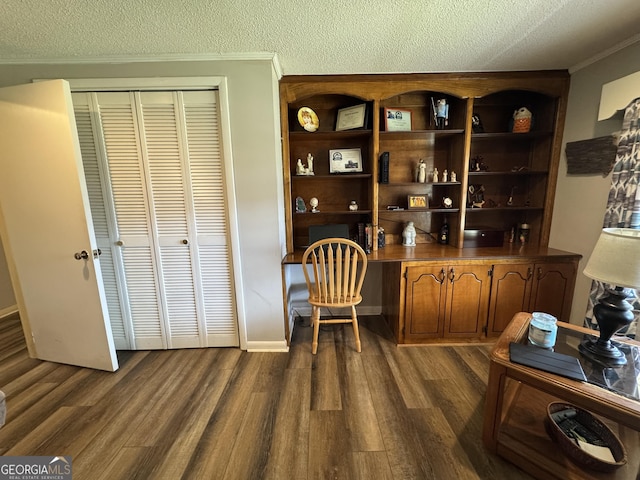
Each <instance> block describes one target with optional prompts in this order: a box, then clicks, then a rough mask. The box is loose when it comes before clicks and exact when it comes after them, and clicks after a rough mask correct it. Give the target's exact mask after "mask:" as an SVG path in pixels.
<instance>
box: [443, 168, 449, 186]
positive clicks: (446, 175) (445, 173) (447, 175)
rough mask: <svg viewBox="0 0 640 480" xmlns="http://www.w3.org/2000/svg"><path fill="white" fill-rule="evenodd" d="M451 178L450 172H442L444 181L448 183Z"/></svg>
mask: <svg viewBox="0 0 640 480" xmlns="http://www.w3.org/2000/svg"><path fill="white" fill-rule="evenodd" d="M448 178H449V172H448V171H447V169H446V168H445V169H444V172H442V181H443V182H445V183H447V179H448Z"/></svg>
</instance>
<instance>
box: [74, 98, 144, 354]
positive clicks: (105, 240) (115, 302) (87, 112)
mask: <svg viewBox="0 0 640 480" xmlns="http://www.w3.org/2000/svg"><path fill="white" fill-rule="evenodd" d="M92 100H93V97H92V95H91V94H89V93H74V94H73V106H74V110H75V119H76V126H77V130H78V138H79V140H80V150H81V153H82V163H83V167H84V175H85V180H86V183H87V191H88V194H89V203H90V206H91V216H92V218H93V229H94V232H95V236H96V240H97V245H98V248H99V249H100V251H101V252H102V253H101V255H100V257H99V260H100V270H101V271H102V280H103V284H104V289H105V294H106V297H107V307H108V310H109V318H110V320H111V330H112V332H113V339H114V342H115V346H116V348H117V349H130V348H132V343H131V337H132V335H131V332H130V325H131V324H130V322H129V321H125V318H127V316H128V315H127V313H126V312H123V302H122V301H121V298H122V294H123V292H122V290H121V289H120V285H122V282H119V281H118V278H117V277H118V274H119V272H118V269H117V267H116V266H117V265H118V264H119V263H121V259H119V258H114V256H115V257H118V256H119V250H118V249H117V248H115V246H114V242H113V241H112V240H111V239H110V237H109V230H110V228H109V225H110V222H112V219H110V218H109V214H110V209H109V208H108V207H107V205H108V196H107V195H105V194H104V193H105V192H104V190H103V186H102V184H101V175H100V168H99V157H100V154H101V152H100V151H99V149H98V148H97V147H96V144H97V139H98V136H97V135H96V131H97V130H98V129H99V128H100V127H99V118H98V115H97V111H96V109H95V107H94V106H93V105H92ZM92 112H93V113H92Z"/></svg>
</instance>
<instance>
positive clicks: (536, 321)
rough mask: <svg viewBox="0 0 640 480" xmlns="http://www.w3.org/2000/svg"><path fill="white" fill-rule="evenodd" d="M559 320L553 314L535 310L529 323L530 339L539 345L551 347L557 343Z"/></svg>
mask: <svg viewBox="0 0 640 480" xmlns="http://www.w3.org/2000/svg"><path fill="white" fill-rule="evenodd" d="M557 321H558V320H557V319H556V317H554V316H553V315H550V314H548V313H543V312H533V314H532V317H531V322H530V323H529V341H530V342H531V343H533V344H534V345H536V346H538V347H543V348H551V347H553V346H554V345H555V344H556V336H557V334H558V325H557V324H556V322H557Z"/></svg>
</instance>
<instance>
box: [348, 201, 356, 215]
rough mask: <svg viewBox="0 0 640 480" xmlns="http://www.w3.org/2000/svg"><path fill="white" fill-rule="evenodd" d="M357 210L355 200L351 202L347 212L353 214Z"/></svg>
mask: <svg viewBox="0 0 640 480" xmlns="http://www.w3.org/2000/svg"><path fill="white" fill-rule="evenodd" d="M357 210H358V204H357V202H356V201H355V200H351V203H350V204H349V211H350V212H355V211H357Z"/></svg>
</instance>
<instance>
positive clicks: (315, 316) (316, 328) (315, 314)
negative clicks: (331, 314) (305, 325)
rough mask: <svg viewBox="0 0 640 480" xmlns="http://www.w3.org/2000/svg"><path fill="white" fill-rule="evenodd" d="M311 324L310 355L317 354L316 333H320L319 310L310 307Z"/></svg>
mask: <svg viewBox="0 0 640 480" xmlns="http://www.w3.org/2000/svg"><path fill="white" fill-rule="evenodd" d="M311 323H313V342H312V343H311V353H312V354H313V355H315V354H316V353H317V352H318V333H320V308H319V307H315V306H312V307H311Z"/></svg>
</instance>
